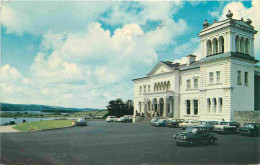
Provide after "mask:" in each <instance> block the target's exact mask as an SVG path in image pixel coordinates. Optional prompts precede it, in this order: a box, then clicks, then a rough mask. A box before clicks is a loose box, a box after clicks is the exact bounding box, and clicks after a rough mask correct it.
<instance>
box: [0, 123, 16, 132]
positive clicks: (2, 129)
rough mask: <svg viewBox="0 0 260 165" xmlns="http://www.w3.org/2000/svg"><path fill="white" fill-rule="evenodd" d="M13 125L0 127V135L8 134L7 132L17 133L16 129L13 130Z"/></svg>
mask: <svg viewBox="0 0 260 165" xmlns="http://www.w3.org/2000/svg"><path fill="white" fill-rule="evenodd" d="M14 126H15V125H7V126H0V133H8V132H19V131H18V130H16V129H13V127H14Z"/></svg>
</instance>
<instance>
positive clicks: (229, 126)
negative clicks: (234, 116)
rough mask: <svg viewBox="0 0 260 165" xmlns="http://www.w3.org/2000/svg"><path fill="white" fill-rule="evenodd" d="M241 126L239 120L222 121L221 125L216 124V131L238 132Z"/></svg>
mask: <svg viewBox="0 0 260 165" xmlns="http://www.w3.org/2000/svg"><path fill="white" fill-rule="evenodd" d="M239 126H240V124H239V123H238V122H232V121H231V122H226V121H222V122H220V123H219V125H215V128H214V130H213V131H214V132H217V133H236V132H237V128H238V127H239Z"/></svg>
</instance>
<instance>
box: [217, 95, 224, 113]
mask: <svg viewBox="0 0 260 165" xmlns="http://www.w3.org/2000/svg"><path fill="white" fill-rule="evenodd" d="M218 102H219V113H222V107H223V100H222V98H221V97H220V98H219V99H218Z"/></svg>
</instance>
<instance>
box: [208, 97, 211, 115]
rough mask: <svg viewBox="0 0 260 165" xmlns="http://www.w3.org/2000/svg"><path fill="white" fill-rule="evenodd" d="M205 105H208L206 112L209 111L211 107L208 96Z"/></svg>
mask: <svg viewBox="0 0 260 165" xmlns="http://www.w3.org/2000/svg"><path fill="white" fill-rule="evenodd" d="M207 106H208V113H210V108H211V101H210V98H208V99H207Z"/></svg>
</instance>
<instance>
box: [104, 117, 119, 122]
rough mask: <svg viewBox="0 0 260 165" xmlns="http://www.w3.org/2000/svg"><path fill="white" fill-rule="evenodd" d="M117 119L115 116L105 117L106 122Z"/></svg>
mask: <svg viewBox="0 0 260 165" xmlns="http://www.w3.org/2000/svg"><path fill="white" fill-rule="evenodd" d="M117 120H118V118H117V117H116V116H108V117H107V118H106V121H107V122H115V121H117Z"/></svg>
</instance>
